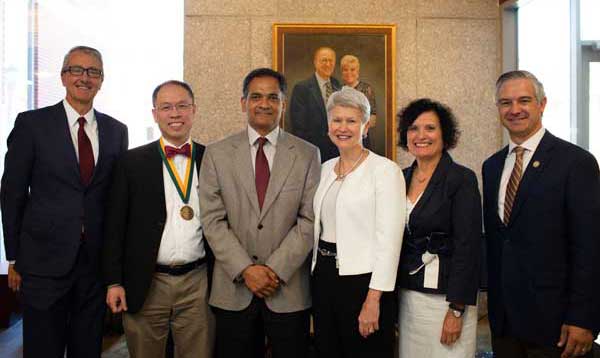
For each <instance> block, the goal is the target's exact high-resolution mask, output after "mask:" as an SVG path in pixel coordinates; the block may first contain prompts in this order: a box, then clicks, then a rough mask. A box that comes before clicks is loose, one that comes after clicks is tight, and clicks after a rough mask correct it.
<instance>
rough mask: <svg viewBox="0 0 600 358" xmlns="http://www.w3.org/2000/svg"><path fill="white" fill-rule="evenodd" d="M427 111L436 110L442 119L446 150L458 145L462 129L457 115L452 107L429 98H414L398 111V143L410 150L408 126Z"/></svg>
mask: <svg viewBox="0 0 600 358" xmlns="http://www.w3.org/2000/svg"><path fill="white" fill-rule="evenodd" d="M425 112H434V113H435V114H436V115H437V116H438V118H439V119H440V127H441V129H442V140H443V141H444V150H448V149H452V148H454V147H456V144H457V143H458V137H460V131H459V130H458V124H457V123H456V117H455V116H454V114H453V113H452V111H451V110H450V108H449V107H448V106H446V105H444V104H442V103H440V102H437V101H434V100H431V99H429V98H421V99H417V100H414V101H412V102H410V103H409V104H408V106H406V107H404V108H403V109H401V110H400V112H398V115H397V116H396V118H397V120H398V123H399V124H398V135H399V137H400V138H399V140H398V145H399V146H401V147H402V148H404V150H408V143H407V138H406V136H407V132H408V128H409V127H410V126H411V125H412V124H413V123H414V121H415V120H417V118H418V117H419V116H420V115H421V114H423V113H425Z"/></svg>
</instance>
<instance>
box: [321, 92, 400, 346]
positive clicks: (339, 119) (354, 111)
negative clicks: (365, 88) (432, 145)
mask: <svg viewBox="0 0 600 358" xmlns="http://www.w3.org/2000/svg"><path fill="white" fill-rule="evenodd" d="M369 114H370V108H369V101H368V99H367V98H366V97H365V96H364V94H362V93H361V92H359V91H357V90H355V89H352V88H350V87H344V88H343V89H342V90H341V91H338V92H335V93H333V94H332V95H331V96H330V98H329V100H328V102H327V117H328V119H327V120H328V126H329V137H330V138H331V140H332V142H333V143H334V144H335V145H336V146H337V147H338V149H339V151H340V157H337V158H333V159H331V160H329V161H327V162H325V163H323V167H322V171H321V181H320V184H319V188H318V189H317V192H316V194H315V199H314V202H313V206H314V211H315V245H314V247H315V249H314V251H313V258H312V266H311V270H312V275H313V313H314V320H315V321H314V323H315V344H316V349H317V353H318V356H319V357H392V356H393V350H394V320H395V317H394V315H395V307H394V306H395V305H394V296H393V293H392V291H393V290H394V286H395V282H396V271H397V267H398V259H399V257H400V248H401V247H402V235H403V228H404V218H405V210H406V196H405V183H404V177H403V175H402V171H401V170H400V168H399V167H398V165H397V164H396V163H394V162H392V161H391V160H389V159H387V158H385V157H382V156H379V155H377V154H375V153H373V152H370V151H369V150H367V149H365V148H363V145H362V138H363V137H364V136H365V135H366V134H367V130H368V121H369Z"/></svg>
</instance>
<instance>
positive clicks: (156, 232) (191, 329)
mask: <svg viewBox="0 0 600 358" xmlns="http://www.w3.org/2000/svg"><path fill="white" fill-rule="evenodd" d="M152 103H153V105H154V109H153V110H152V114H153V115H154V120H155V121H156V123H157V124H158V127H159V129H160V132H161V134H162V136H161V138H160V140H158V141H155V142H152V143H149V144H147V145H145V146H142V147H139V148H135V149H132V150H130V151H128V152H127V153H126V154H125V155H124V156H123V157H122V158H121V159H119V161H118V162H117V164H116V167H115V174H114V177H113V182H112V186H111V190H110V194H109V198H108V207H107V217H106V226H105V227H106V232H105V240H104V249H103V273H104V279H105V283H106V284H107V285H108V292H107V295H106V302H107V304H108V305H109V307H110V308H111V310H112V311H113V312H114V313H117V312H124V314H123V326H124V328H125V335H126V337H127V346H128V348H129V353H130V355H131V356H132V357H141V358H152V357H157V358H161V357H163V356H164V352H165V346H166V342H167V336H168V333H169V330H171V332H172V335H173V341H174V342H175V356H176V357H180V358H181V357H194V358H205V357H206V358H208V357H212V347H213V336H214V328H213V325H214V319H213V317H212V313H211V312H210V311H209V308H208V302H207V301H208V299H207V297H208V296H207V295H208V287H209V283H208V279H209V273H210V269H209V266H210V265H209V264H210V263H212V260H210V259H209V258H210V257H212V255H211V253H210V248H209V247H208V245H205V241H204V240H203V235H202V231H203V228H202V226H201V225H200V207H199V206H200V205H199V201H198V170H199V169H200V162H201V160H202V155H203V153H204V146H203V145H201V144H198V143H196V142H193V141H192V139H191V136H190V133H191V129H192V121H193V119H194V114H195V113H196V107H195V105H194V95H193V92H192V89H191V87H190V86H189V85H188V84H187V83H185V82H180V81H174V80H173V81H167V82H165V83H163V84H161V85H159V86H158V87H156V89H155V90H154V92H153V94H152Z"/></svg>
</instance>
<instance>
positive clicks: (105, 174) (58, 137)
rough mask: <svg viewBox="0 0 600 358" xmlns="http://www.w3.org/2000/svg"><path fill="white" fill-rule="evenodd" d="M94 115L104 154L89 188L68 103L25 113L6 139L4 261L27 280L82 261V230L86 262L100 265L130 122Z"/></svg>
mask: <svg viewBox="0 0 600 358" xmlns="http://www.w3.org/2000/svg"><path fill="white" fill-rule="evenodd" d="M94 113H95V116H96V120H97V123H98V141H99V153H98V160H97V163H96V165H95V168H94V173H93V177H92V180H91V182H90V184H89V185H88V186H87V187H86V186H84V185H83V184H82V183H81V179H80V174H79V163H78V161H77V156H76V152H75V148H74V146H73V140H72V138H71V133H70V131H69V124H68V122H67V114H66V112H65V109H64V105H63V103H62V101H61V102H59V103H58V104H56V105H54V106H50V107H45V108H40V109H36V110H32V111H27V112H23V113H20V114H19V115H18V116H17V119H16V120H15V126H14V128H13V130H12V132H11V133H10V135H9V137H8V152H7V153H6V158H5V164H4V174H3V176H2V189H1V191H0V202H1V205H2V223H3V229H4V242H5V245H6V257H7V259H8V260H16V269H17V271H18V272H20V273H21V274H25V275H28V274H30V275H37V276H43V277H53V278H60V277H63V276H65V275H66V274H67V273H68V272H70V271H71V269H72V267H73V265H74V263H75V259H76V258H77V253H78V251H79V247H80V245H81V228H82V226H85V231H86V238H85V243H86V244H85V248H86V250H87V253H88V257H89V259H90V260H91V263H92V266H93V267H96V268H97V267H98V263H99V256H100V247H101V244H102V238H103V222H104V208H105V203H106V196H107V192H108V186H109V184H110V175H111V172H112V167H113V164H114V162H115V160H116V158H117V157H118V156H119V155H120V154H121V153H122V152H124V151H125V150H127V145H128V142H127V127H126V126H125V125H124V124H122V123H120V122H118V121H117V120H115V119H113V118H111V117H109V116H107V115H105V114H102V113H100V112H98V111H95V112H94ZM46 289H49V290H52V288H46ZM50 296H53V295H49V297H50ZM35 299H37V298H35ZM47 303H48V304H50V302H47ZM36 305H40V306H44V302H37V303H36Z"/></svg>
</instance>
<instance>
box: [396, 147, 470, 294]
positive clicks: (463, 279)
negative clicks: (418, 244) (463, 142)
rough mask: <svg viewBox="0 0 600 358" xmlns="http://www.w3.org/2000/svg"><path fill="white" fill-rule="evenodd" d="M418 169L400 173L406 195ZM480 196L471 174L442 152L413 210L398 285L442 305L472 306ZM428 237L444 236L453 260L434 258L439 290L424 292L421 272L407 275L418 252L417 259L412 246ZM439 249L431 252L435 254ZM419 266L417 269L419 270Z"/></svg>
mask: <svg viewBox="0 0 600 358" xmlns="http://www.w3.org/2000/svg"><path fill="white" fill-rule="evenodd" d="M415 168H416V162H415V163H413V165H412V166H410V167H408V168H406V169H404V177H405V179H406V190H407V192H408V187H409V185H410V181H411V178H412V175H413V171H414V169H415ZM481 229H482V225H481V196H480V195H479V188H478V186H477V177H476V176H475V173H473V171H472V170H471V169H468V168H466V167H463V166H462V165H459V164H456V163H455V162H454V161H452V158H451V157H450V155H449V154H448V153H446V152H444V153H443V155H442V159H441V160H440V162H439V163H438V166H437V168H436V169H435V171H434V172H433V176H432V177H431V179H430V180H429V184H428V185H427V188H426V189H425V191H424V192H423V194H422V196H421V198H420V199H419V201H418V202H417V205H416V206H415V208H414V209H413V211H412V213H411V215H410V219H409V223H408V226H407V229H406V230H405V231H404V240H403V245H402V246H403V247H402V253H401V255H402V256H401V258H400V270H399V273H398V279H399V282H400V286H401V287H403V288H408V289H411V290H417V291H421V292H426V293H437V294H446V300H447V301H449V302H454V303H463V304H468V305H474V304H476V301H477V290H478V288H479V253H480V245H481ZM432 232H439V233H446V234H447V236H448V238H447V240H446V242H447V243H446V247H448V248H449V250H450V251H451V255H447V254H438V259H439V260H440V270H439V275H438V289H431V288H424V287H423V277H424V271H425V270H423V269H422V270H420V271H419V272H418V273H416V274H415V275H412V276H411V275H409V274H408V273H409V271H411V268H409V266H410V265H409V263H411V261H414V259H415V258H418V260H419V263H422V261H420V257H421V254H422V253H418V255H416V254H415V250H412V249H411V245H410V244H411V243H415V240H416V239H417V238H423V237H425V236H430V235H431V233H432ZM436 248H439V246H438V244H437V243H436V244H435V247H433V248H430V252H431V249H433V250H435V249H436ZM417 267H418V266H417Z"/></svg>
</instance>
